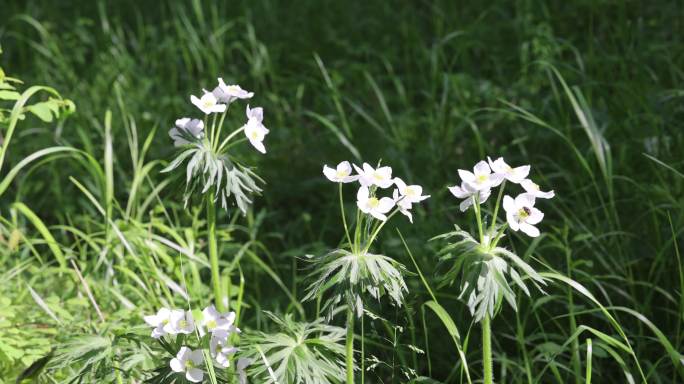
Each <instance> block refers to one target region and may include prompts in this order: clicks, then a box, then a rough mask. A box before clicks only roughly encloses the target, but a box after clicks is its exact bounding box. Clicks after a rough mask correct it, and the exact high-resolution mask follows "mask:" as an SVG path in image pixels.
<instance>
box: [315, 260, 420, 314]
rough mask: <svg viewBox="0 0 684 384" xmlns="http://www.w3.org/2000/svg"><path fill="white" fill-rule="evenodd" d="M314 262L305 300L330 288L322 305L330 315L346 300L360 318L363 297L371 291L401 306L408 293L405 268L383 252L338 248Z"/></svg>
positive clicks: (374, 296) (375, 296)
mask: <svg viewBox="0 0 684 384" xmlns="http://www.w3.org/2000/svg"><path fill="white" fill-rule="evenodd" d="M312 262H313V272H312V273H311V274H310V276H309V278H310V279H311V280H313V282H312V283H311V284H310V285H309V287H308V288H307V294H306V296H305V298H304V300H311V299H313V298H315V297H316V296H317V295H318V294H319V293H322V292H324V291H325V290H327V289H328V288H331V289H332V290H333V293H332V295H331V296H330V297H329V298H328V299H327V300H326V301H325V302H324V305H323V309H325V310H327V311H328V317H329V318H330V317H331V316H332V311H333V309H335V307H337V306H338V305H340V304H342V303H343V302H345V304H347V305H349V306H351V307H352V308H353V309H354V310H355V312H356V315H357V316H358V317H361V315H362V314H363V308H364V304H363V300H364V298H365V297H367V295H368V294H370V296H371V297H373V298H374V299H376V300H379V299H380V298H381V297H382V296H384V295H385V294H386V295H388V296H389V298H390V303H392V304H393V305H398V306H401V303H402V301H403V297H404V292H408V288H407V286H406V283H405V282H404V278H403V274H404V273H407V271H406V269H405V267H404V266H403V265H402V264H400V263H399V262H397V261H396V260H394V259H392V258H390V257H387V256H384V255H376V254H372V253H365V254H355V253H352V252H349V251H348V250H345V249H336V250H334V251H331V252H329V253H328V254H326V255H324V256H322V257H317V258H314V259H312Z"/></svg>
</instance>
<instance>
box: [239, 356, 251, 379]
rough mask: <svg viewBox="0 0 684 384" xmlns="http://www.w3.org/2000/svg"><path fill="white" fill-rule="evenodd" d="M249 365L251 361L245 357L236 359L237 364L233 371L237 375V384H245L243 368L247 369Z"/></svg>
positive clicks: (245, 376)
mask: <svg viewBox="0 0 684 384" xmlns="http://www.w3.org/2000/svg"><path fill="white" fill-rule="evenodd" d="M251 364H252V359H248V358H245V357H241V358H239V359H238V361H237V363H236V364H235V370H236V371H237V374H238V382H239V384H247V372H246V371H245V368H247V367H249V366H250V365H251Z"/></svg>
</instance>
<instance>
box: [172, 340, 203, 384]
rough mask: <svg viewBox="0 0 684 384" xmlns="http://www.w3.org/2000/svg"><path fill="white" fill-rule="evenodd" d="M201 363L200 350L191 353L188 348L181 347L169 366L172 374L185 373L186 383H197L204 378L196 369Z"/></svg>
mask: <svg viewBox="0 0 684 384" xmlns="http://www.w3.org/2000/svg"><path fill="white" fill-rule="evenodd" d="M203 361H204V358H203V356H202V350H201V349H197V350H195V351H193V350H192V349H190V348H188V347H181V349H180V350H179V351H178V354H177V355H176V357H174V358H173V359H171V362H170V364H169V365H170V366H171V369H172V370H173V371H174V372H177V373H185V378H186V379H187V380H188V381H191V382H193V383H199V382H201V381H202V379H203V378H204V372H202V370H201V369H200V368H198V366H200V365H202V362H203Z"/></svg>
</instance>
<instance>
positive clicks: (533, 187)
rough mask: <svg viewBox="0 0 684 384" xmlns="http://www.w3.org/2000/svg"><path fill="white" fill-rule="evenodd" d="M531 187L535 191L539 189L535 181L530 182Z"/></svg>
mask: <svg viewBox="0 0 684 384" xmlns="http://www.w3.org/2000/svg"><path fill="white" fill-rule="evenodd" d="M532 189H534V190H535V191H538V190H539V185H537V184H535V183H532Z"/></svg>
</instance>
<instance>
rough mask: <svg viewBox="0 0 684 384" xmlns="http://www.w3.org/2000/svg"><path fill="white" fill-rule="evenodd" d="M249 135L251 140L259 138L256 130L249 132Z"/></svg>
mask: <svg viewBox="0 0 684 384" xmlns="http://www.w3.org/2000/svg"><path fill="white" fill-rule="evenodd" d="M249 137H250V138H251V139H252V140H256V139H258V138H259V134H258V133H257V131H252V133H250V134H249Z"/></svg>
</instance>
